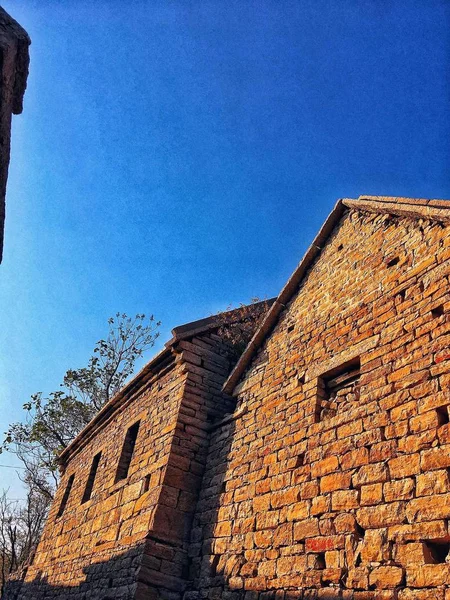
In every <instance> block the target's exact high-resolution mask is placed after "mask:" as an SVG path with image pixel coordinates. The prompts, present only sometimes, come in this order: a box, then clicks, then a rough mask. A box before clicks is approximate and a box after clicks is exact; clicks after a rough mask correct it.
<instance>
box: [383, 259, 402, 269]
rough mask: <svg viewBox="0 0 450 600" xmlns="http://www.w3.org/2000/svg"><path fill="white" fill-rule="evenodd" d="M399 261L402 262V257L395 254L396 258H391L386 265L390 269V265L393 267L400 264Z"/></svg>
mask: <svg viewBox="0 0 450 600" xmlns="http://www.w3.org/2000/svg"><path fill="white" fill-rule="evenodd" d="M399 262H400V258H399V257H398V256H395V257H394V258H391V259H390V260H388V261H387V263H386V265H387V267H388V269H389V268H390V267H393V266H394V265H396V264H398V263H399Z"/></svg>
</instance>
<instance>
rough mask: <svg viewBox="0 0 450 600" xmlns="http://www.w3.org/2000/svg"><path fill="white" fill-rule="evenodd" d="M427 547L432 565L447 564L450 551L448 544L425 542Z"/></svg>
mask: <svg viewBox="0 0 450 600" xmlns="http://www.w3.org/2000/svg"><path fill="white" fill-rule="evenodd" d="M425 545H426V547H427V548H428V551H429V553H430V557H429V560H430V562H431V563H432V564H437V563H445V562H447V561H446V558H447V556H448V553H449V550H450V544H449V543H448V542H439V541H435V542H425Z"/></svg>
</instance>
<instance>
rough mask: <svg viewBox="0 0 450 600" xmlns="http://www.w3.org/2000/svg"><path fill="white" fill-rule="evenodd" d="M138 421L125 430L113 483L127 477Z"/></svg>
mask: <svg viewBox="0 0 450 600" xmlns="http://www.w3.org/2000/svg"><path fill="white" fill-rule="evenodd" d="M140 423H141V422H140V421H137V423H135V424H134V425H132V426H131V427H129V429H128V431H127V434H126V436H125V441H124V442H123V446H122V452H121V454H120V459H119V464H118V466H117V472H116V481H115V483H117V482H118V481H121V480H122V479H126V478H127V477H128V469H129V468H130V463H131V459H132V458H133V452H134V447H135V445H136V440H137V436H138V431H139V425H140Z"/></svg>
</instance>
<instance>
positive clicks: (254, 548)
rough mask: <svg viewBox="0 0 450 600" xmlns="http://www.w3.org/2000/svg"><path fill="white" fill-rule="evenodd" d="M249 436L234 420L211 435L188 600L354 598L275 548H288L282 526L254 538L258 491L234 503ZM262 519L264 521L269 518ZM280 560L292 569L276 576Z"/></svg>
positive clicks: (368, 594) (250, 489)
mask: <svg viewBox="0 0 450 600" xmlns="http://www.w3.org/2000/svg"><path fill="white" fill-rule="evenodd" d="M238 411H239V409H238ZM246 434H248V430H247V429H246V430H243V428H241V431H240V432H238V434H237V435H238V439H236V438H235V435H236V428H235V423H234V422H233V421H232V422H229V423H228V424H227V425H225V426H222V427H220V428H218V429H217V430H216V431H215V432H214V433H213V434H212V436H211V444H210V452H209V455H208V462H207V466H206V470H205V475H204V479H203V484H202V490H201V495H200V498H199V501H198V504H197V511H196V514H195V518H194V524H193V528H192V536H191V544H190V549H189V554H190V565H189V583H188V588H187V591H186V592H185V594H184V596H183V600H319V599H320V600H338V599H340V600H342V598H348V599H349V600H350V598H353V594H354V592H353V591H352V590H351V589H347V588H343V587H342V586H341V585H335V586H333V585H329V584H327V583H326V582H323V581H322V579H323V578H322V574H323V571H320V570H317V569H316V570H312V571H305V570H302V571H296V570H295V562H294V559H295V556H289V555H288V554H287V553H286V556H284V557H283V554H282V553H281V554H278V553H277V552H276V550H274V548H277V547H282V546H283V542H278V541H277V540H276V538H277V533H278V532H281V531H282V526H281V527H279V528H278V529H277V528H274V529H266V530H265V531H264V530H263V531H262V532H260V533H258V532H256V535H255V531H256V529H257V528H258V527H257V525H256V521H255V517H254V516H253V513H252V509H251V506H252V501H253V497H254V493H255V490H254V488H253V486H252V483H251V482H250V481H249V483H248V486H247V487H248V491H246V488H245V487H244V488H242V487H241V488H239V503H238V504H236V503H234V483H235V482H236V481H239V480H240V476H239V475H238V474H237V473H238V472H239V468H240V465H239V461H237V460H236V458H237V454H236V453H237V452H239V455H240V456H243V457H245V458H244V461H245V462H247V461H248V452H246V451H245V448H243V447H242V445H241V444H240V441H239V436H245V435H246ZM239 447H240V449H239ZM256 461H258V459H256ZM230 465H232V466H231V468H230ZM227 467H228V468H227ZM258 469H259V465H255V470H258ZM233 473H234V475H233ZM243 477H244V478H245V475H243ZM261 481H262V482H263V481H264V477H263V478H262V479H261ZM262 485H264V484H263V483H262ZM260 493H263V492H260ZM247 494H248V495H247ZM261 518H262V519H264V514H261ZM261 534H262V535H261ZM293 545H295V544H293V543H292V542H286V543H285V544H284V546H285V548H286V550H287V548H288V547H289V546H293ZM280 556H281V557H282V558H286V559H287V561H288V562H289V563H290V564H291V567H292V570H291V572H290V573H288V574H285V575H281V576H278V577H277V574H276V573H275V570H274V569H273V568H272V571H271V570H270V568H268V564H269V562H270V561H272V564H274V559H276V558H278V557H280ZM264 563H265V564H264ZM319 568H323V567H319ZM390 592H391V591H387V592H382V593H384V594H386V593H387V594H390ZM358 593H359V594H361V592H356V594H358ZM362 594H364V599H367V600H369V599H370V598H373V599H375V598H380V597H381V596H380V590H377V591H365V592H362ZM384 597H386V598H394V596H391V595H388V596H383V598H384ZM395 597H396V596H395ZM361 598H362V596H361Z"/></svg>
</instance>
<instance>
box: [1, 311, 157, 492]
mask: <svg viewBox="0 0 450 600" xmlns="http://www.w3.org/2000/svg"><path fill="white" fill-rule="evenodd" d="M159 325H160V323H159V322H155V320H154V318H153V316H151V317H150V318H149V319H148V320H146V317H145V315H143V314H139V315H136V317H134V319H133V318H130V317H128V316H127V315H126V314H120V313H117V314H116V315H115V317H112V318H110V319H109V320H108V326H109V331H108V335H107V337H106V338H105V339H101V340H99V341H98V342H97V344H96V345H95V348H94V351H93V354H92V356H91V357H90V359H89V361H88V365H87V367H82V368H80V369H69V370H68V371H67V372H66V374H65V376H64V380H63V383H62V384H61V386H60V387H61V389H60V390H58V391H56V392H52V393H51V394H49V395H48V396H47V397H46V398H44V397H43V395H42V393H40V392H39V393H37V394H34V395H33V396H32V397H31V399H30V400H29V401H28V402H26V403H25V404H24V405H23V408H24V410H25V411H26V418H25V420H24V421H23V422H16V423H13V424H12V425H10V427H9V429H8V431H7V432H6V434H5V439H4V442H3V445H2V447H1V448H0V452H1V451H2V450H8V451H10V452H14V453H15V454H16V455H17V456H18V457H19V458H20V459H21V460H22V462H23V464H24V467H25V478H24V479H25V481H26V482H27V483H28V485H31V486H32V487H33V488H34V489H37V490H39V491H40V493H42V494H43V495H45V496H47V497H52V495H53V491H54V488H55V486H56V484H57V481H58V468H57V462H56V459H57V457H58V455H59V454H60V453H61V451H62V450H64V448H66V447H67V446H68V445H69V444H70V442H71V441H72V440H73V439H74V438H75V437H76V435H77V434H78V433H79V432H80V431H81V430H82V429H83V427H85V426H86V425H87V423H89V421H90V420H91V419H92V417H93V416H94V415H95V414H96V413H97V412H98V411H99V410H100V409H101V408H102V406H104V404H106V403H107V402H108V401H109V400H110V399H111V398H112V397H113V396H114V395H115V394H116V393H117V392H118V391H119V390H120V389H121V388H122V387H123V385H124V384H125V382H126V380H127V379H128V377H129V376H130V375H131V374H132V372H133V369H134V365H135V362H136V360H137V359H138V358H139V357H140V356H142V354H143V353H144V351H145V350H147V349H148V348H151V347H152V346H153V345H154V344H155V340H156V339H157V337H158V335H159V333H158V332H157V329H158V327H159Z"/></svg>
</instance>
